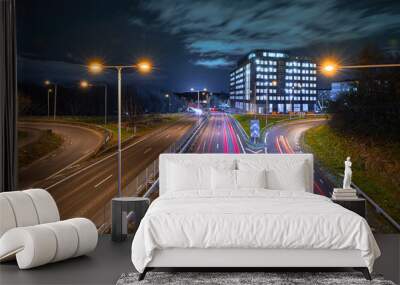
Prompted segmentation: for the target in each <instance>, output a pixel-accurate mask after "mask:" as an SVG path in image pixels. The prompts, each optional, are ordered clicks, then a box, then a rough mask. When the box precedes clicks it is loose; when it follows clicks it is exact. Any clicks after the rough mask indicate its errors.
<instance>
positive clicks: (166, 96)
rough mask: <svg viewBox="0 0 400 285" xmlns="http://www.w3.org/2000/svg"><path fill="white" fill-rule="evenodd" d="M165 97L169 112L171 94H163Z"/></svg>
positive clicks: (169, 111)
mask: <svg viewBox="0 0 400 285" xmlns="http://www.w3.org/2000/svg"><path fill="white" fill-rule="evenodd" d="M165 98H167V99H168V113H171V110H170V108H171V96H169V94H165Z"/></svg>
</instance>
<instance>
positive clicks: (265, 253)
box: [139, 154, 371, 280]
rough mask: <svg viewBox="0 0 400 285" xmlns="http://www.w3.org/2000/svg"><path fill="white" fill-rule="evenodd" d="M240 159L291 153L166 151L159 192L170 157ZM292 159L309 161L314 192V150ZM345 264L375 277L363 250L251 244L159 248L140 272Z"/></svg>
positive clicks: (163, 189)
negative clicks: (229, 246)
mask: <svg viewBox="0 0 400 285" xmlns="http://www.w3.org/2000/svg"><path fill="white" fill-rule="evenodd" d="M222 156H223V158H224V159H232V160H233V159H237V158H238V157H239V158H240V157H251V158H255V159H260V158H262V159H269V158H277V157H279V156H283V157H285V158H287V157H288V155H287V154H201V155H199V154H162V155H160V161H159V168H160V172H159V179H160V184H159V187H160V189H159V193H160V195H162V194H164V193H165V192H167V191H168V189H167V187H166V185H167V180H168V175H167V173H168V172H167V169H168V168H167V162H168V161H169V160H175V159H178V160H182V159H187V160H191V161H196V160H197V161H204V163H207V161H209V160H213V159H219V158H221V157H222ZM290 156H291V159H293V160H297V161H298V160H300V161H305V162H306V165H307V168H306V169H307V170H306V173H305V175H306V177H307V178H308V185H307V189H306V191H307V192H311V193H313V192H314V186H313V184H314V183H313V181H314V170H313V155H312V154H291V155H290ZM282 267H283V268H343V267H349V268H354V269H356V270H358V271H361V272H362V273H363V275H364V277H365V278H366V279H367V280H371V276H370V274H369V270H368V268H367V267H366V264H365V262H364V260H363V259H362V257H361V252H360V251H359V250H348V249H346V250H333V249H332V250H331V249H249V248H218V249H215V248H207V249H196V248H170V249H162V250H156V251H155V252H154V256H153V259H152V260H151V262H150V263H149V264H148V265H147V267H146V268H145V270H144V272H143V273H141V274H140V275H139V280H142V279H143V278H144V277H145V275H146V272H148V271H150V270H152V269H155V268H232V269H238V271H246V270H245V269H246V268H247V269H250V268H260V269H261V268H282Z"/></svg>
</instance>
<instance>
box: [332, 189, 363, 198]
mask: <svg viewBox="0 0 400 285" xmlns="http://www.w3.org/2000/svg"><path fill="white" fill-rule="evenodd" d="M332 199H337V200H354V199H358V197H357V190H356V189H342V188H334V189H333V193H332Z"/></svg>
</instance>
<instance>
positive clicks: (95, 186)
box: [94, 174, 112, 188]
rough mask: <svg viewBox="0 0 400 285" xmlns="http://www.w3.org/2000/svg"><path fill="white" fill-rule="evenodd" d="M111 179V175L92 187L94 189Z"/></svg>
mask: <svg viewBox="0 0 400 285" xmlns="http://www.w3.org/2000/svg"><path fill="white" fill-rule="evenodd" d="M111 177H112V174H111V175H110V176H107V177H106V178H104V179H103V180H101V181H100V182H99V183H97V184H96V185H94V188H97V187H99V186H100V185H101V184H103V183H104V182H106V181H107V180H108V179H110V178H111Z"/></svg>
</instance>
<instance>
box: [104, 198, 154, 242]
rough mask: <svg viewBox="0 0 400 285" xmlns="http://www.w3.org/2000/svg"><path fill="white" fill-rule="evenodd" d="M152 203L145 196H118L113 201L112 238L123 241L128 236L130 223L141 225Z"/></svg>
mask: <svg viewBox="0 0 400 285" xmlns="http://www.w3.org/2000/svg"><path fill="white" fill-rule="evenodd" d="M149 205H150V199H148V198H144V197H118V198H113V199H112V202H111V211H112V225H111V239H112V240H113V241H123V240H125V239H126V238H127V236H128V223H135V224H136V226H139V224H140V221H141V220H142V218H143V216H144V215H145V214H146V211H147V209H148V208H149Z"/></svg>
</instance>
